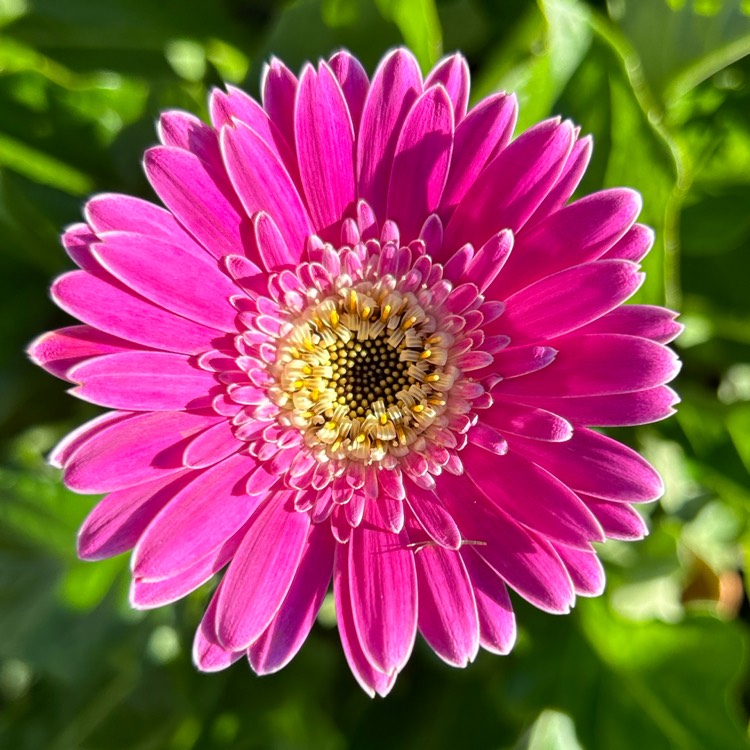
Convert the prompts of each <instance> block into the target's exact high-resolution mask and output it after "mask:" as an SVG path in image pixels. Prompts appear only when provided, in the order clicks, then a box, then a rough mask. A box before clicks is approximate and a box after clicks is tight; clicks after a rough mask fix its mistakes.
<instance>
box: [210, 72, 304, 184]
mask: <svg viewBox="0 0 750 750" xmlns="http://www.w3.org/2000/svg"><path fill="white" fill-rule="evenodd" d="M209 109H210V111H211V122H212V123H213V126H214V128H215V129H216V130H217V131H219V132H220V131H221V129H222V128H223V127H224V126H225V125H232V121H233V120H235V119H236V120H239V121H240V122H243V123H244V124H245V125H247V126H248V127H249V128H251V129H252V130H253V131H255V132H256V133H257V134H258V135H259V136H260V137H261V138H262V139H263V141H264V142H265V144H266V145H267V146H268V148H270V149H271V151H273V152H274V153H275V154H276V156H277V157H278V159H279V160H280V161H281V162H282V164H284V166H285V167H286V168H287V169H288V170H289V173H290V175H291V176H292V179H296V178H297V176H298V175H297V161H296V159H295V157H294V155H293V154H292V151H291V149H290V144H289V143H287V141H286V138H285V137H284V136H283V135H282V134H281V132H280V131H279V129H278V128H277V127H276V125H275V124H274V122H273V121H272V120H271V118H270V117H269V116H268V115H267V114H266V112H265V110H264V109H263V107H261V106H260V104H258V103H257V102H256V101H255V99H253V98H252V97H250V96H248V95H247V94H246V93H245V92H244V91H242V90H240V89H238V88H236V87H234V86H227V93H226V94H225V93H224V92H223V91H220V90H218V89H214V90H213V91H212V92H211V98H210V100H209ZM292 145H293V144H292Z"/></svg>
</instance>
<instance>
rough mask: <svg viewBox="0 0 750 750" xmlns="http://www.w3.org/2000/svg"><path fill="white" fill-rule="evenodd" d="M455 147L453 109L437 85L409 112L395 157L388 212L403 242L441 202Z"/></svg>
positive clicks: (442, 89)
mask: <svg viewBox="0 0 750 750" xmlns="http://www.w3.org/2000/svg"><path fill="white" fill-rule="evenodd" d="M452 148H453V109H452V106H451V103H450V100H449V99H448V95H447V94H446V92H445V89H444V88H443V87H442V86H434V87H432V88H430V89H427V90H426V91H425V93H424V94H422V96H420V97H419V99H417V101H416V102H415V103H414V106H413V107H412V108H411V110H410V111H409V114H408V115H407V116H406V120H405V121H404V125H403V128H402V130H401V135H400V136H399V139H398V142H397V144H396V151H395V155H394V158H393V168H392V171H391V178H390V186H389V188H388V209H387V215H388V218H389V219H392V220H394V221H395V222H396V223H397V224H398V227H399V230H400V231H401V241H402V242H405V243H406V242H410V241H411V240H412V239H416V237H417V236H418V235H419V230H420V229H421V228H422V224H423V222H424V217H425V216H427V215H429V214H431V213H432V212H433V211H434V210H435V209H436V208H437V206H438V204H439V203H440V197H441V196H442V194H443V187H444V186H445V180H446V177H447V176H448V167H449V165H450V159H451V151H452Z"/></svg>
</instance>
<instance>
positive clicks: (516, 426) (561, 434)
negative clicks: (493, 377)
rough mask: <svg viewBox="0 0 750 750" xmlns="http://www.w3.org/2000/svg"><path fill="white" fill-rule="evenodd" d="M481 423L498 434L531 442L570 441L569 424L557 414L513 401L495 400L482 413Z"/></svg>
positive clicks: (571, 429)
mask: <svg viewBox="0 0 750 750" xmlns="http://www.w3.org/2000/svg"><path fill="white" fill-rule="evenodd" d="M481 421H482V422H487V423H489V424H490V425H492V426H493V427H495V428H496V429H497V430H498V431H499V432H500V433H506V432H508V433H510V434H511V435H522V436H523V437H527V438H531V439H533V440H549V441H551V442H553V443H559V442H562V441H563V440H570V437H571V436H572V435H573V427H572V426H571V424H570V422H568V421H567V420H565V419H563V418H562V417H559V416H558V415H557V414H553V413H552V412H550V411H545V410H544V409H539V408H537V407H534V406H527V405H525V404H518V403H515V402H514V401H501V400H496V401H495V403H494V404H493V405H492V406H491V407H490V408H489V409H487V411H485V412H483V413H482V417H481Z"/></svg>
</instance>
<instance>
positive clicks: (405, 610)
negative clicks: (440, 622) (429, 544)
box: [348, 525, 417, 674]
mask: <svg viewBox="0 0 750 750" xmlns="http://www.w3.org/2000/svg"><path fill="white" fill-rule="evenodd" d="M348 546H349V586H350V589H351V597H352V610H353V618H354V624H355V626H356V628H357V632H358V634H359V640H360V643H361V645H362V649H363V651H364V652H365V654H366V655H367V659H368V660H369V661H370V662H371V663H372V665H373V666H374V667H375V668H376V669H377V670H379V671H381V672H383V673H385V674H392V673H393V672H398V671H399V670H400V669H401V668H402V667H403V666H404V665H405V664H406V662H407V660H408V658H409V654H410V653H411V650H412V648H413V646H414V637H415V635H416V632H417V576H416V571H415V567H414V557H413V554H412V553H411V552H410V551H409V550H408V549H406V546H405V542H404V541H403V539H402V537H401V535H397V534H393V533H390V532H387V531H380V530H379V529H371V528H367V527H366V526H365V525H362V526H360V527H358V528H356V529H354V531H353V532H352V537H351V539H350V540H349V545H348Z"/></svg>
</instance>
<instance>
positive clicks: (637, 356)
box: [497, 334, 680, 396]
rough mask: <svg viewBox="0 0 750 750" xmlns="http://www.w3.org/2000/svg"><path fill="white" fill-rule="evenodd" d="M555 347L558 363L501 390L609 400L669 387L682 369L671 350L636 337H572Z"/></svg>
mask: <svg viewBox="0 0 750 750" xmlns="http://www.w3.org/2000/svg"><path fill="white" fill-rule="evenodd" d="M555 345H556V347H557V348H558V353H557V357H556V358H555V361H554V363H553V364H551V365H550V366H549V367H545V368H544V369H542V370H539V371H538V372H534V373H531V374H529V375H525V376H524V377H523V378H514V379H513V380H505V381H503V382H502V383H500V384H499V385H498V386H497V388H498V390H499V391H501V392H502V393H503V394H504V395H508V394H514V395H517V396H524V395H531V396H533V395H538V396H604V395H607V394H610V393H630V392H632V391H641V390H644V389H646V388H653V387H654V386H657V385H663V384H664V383H668V382H669V381H670V380H672V378H674V376H675V375H676V374H677V373H678V372H679V369H680V362H679V360H678V359H677V355H676V354H675V353H674V352H673V351H672V350H671V349H667V348H666V347H664V346H662V345H661V344H655V343H654V342H653V341H648V340H647V339H642V338H638V337H636V336H621V335H619V334H604V335H599V334H591V335H582V336H571V337H568V338H566V339H558V340H557V341H556V342H555ZM506 351H507V350H506ZM501 354H502V352H501Z"/></svg>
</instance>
